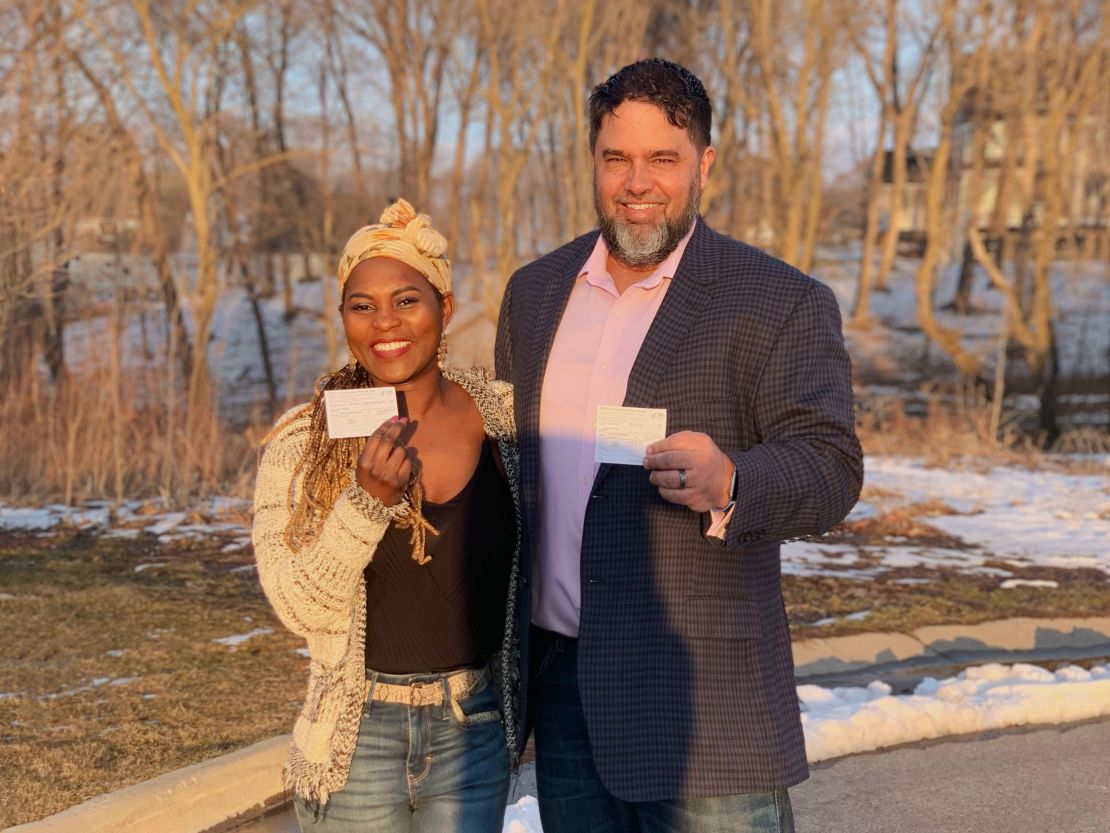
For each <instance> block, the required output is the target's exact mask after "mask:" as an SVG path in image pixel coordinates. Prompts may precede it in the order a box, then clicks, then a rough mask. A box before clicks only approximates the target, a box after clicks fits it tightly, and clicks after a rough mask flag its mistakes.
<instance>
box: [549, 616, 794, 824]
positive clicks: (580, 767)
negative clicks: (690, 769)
mask: <svg viewBox="0 0 1110 833" xmlns="http://www.w3.org/2000/svg"><path fill="white" fill-rule="evenodd" d="M531 638H532V643H531V647H530V649H529V653H530V655H531V656H530V664H531V665H532V680H531V683H530V691H531V698H530V699H531V700H532V710H533V711H532V714H533V718H534V720H535V729H534V731H535V741H536V789H537V791H538V792H539V803H540V821H541V823H542V824H543V830H544V833H794V817H793V814H792V812H791V809H790V796H789V794H788V793H787V791H786V790H785V789H781V790H773V791H771V792H766V793H750V794H743V795H724V796H714V797H711V798H686V799H672V800H668V801H637V802H629V801H622V800H621V799H619V798H616V797H614V796H613V795H611V794H610V793H609V791H608V790H607V789H606V788H605V785H604V784H603V783H602V781H601V778H600V776H599V775H598V773H597V768H596V767H595V766H594V762H593V753H592V751H591V749H590V738H589V735H588V734H587V732H586V720H585V716H584V715H583V713H582V704H581V701H580V699H579V696H578V651H577V640H574V639H570V638H568V637H565V636H560V635H558V634H552V633H551V632H549V631H544V630H540V629H538V628H533V629H532V637H531Z"/></svg>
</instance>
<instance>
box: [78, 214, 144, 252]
mask: <svg viewBox="0 0 1110 833" xmlns="http://www.w3.org/2000/svg"><path fill="white" fill-rule="evenodd" d="M73 231H74V234H75V236H76V238H77V239H76V248H77V250H78V251H81V252H115V251H119V250H124V251H127V250H128V249H129V247H130V246H131V243H132V241H133V240H134V239H135V235H137V234H138V233H139V218H138V217H83V218H82V219H80V220H78V221H77V223H76V224H75V226H74V230H73Z"/></svg>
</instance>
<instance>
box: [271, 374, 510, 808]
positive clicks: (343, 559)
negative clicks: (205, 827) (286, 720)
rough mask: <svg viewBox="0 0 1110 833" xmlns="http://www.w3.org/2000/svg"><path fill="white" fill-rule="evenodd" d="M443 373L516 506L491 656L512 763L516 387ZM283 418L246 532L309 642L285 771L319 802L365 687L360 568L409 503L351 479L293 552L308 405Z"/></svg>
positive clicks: (348, 742)
mask: <svg viewBox="0 0 1110 833" xmlns="http://www.w3.org/2000/svg"><path fill="white" fill-rule="evenodd" d="M444 376H445V377H446V378H448V379H449V380H451V381H453V382H456V383H458V384H459V385H460V386H461V387H462V388H463V389H464V390H466V392H467V393H469V394H470V396H471V398H472V399H473V400H474V404H475V405H477V407H478V411H479V413H480V414H481V416H482V422H483V424H484V425H485V431H486V435H487V436H488V437H490V438H491V439H493V440H495V441H496V442H497V444H498V447H499V449H500V451H501V459H502V461H503V463H504V465H505V470H506V473H507V474H508V479H509V485H510V489H511V491H512V496H513V503H514V505H515V508H516V516H517V541H516V548H515V550H514V553H513V561H512V568H511V573H510V579H509V596H508V599H507V601H506V610H505V638H504V641H503V643H502V646H501V650H500V652H499V653H498V655H497V656H496V657H494V659H493V662H492V664H493V666H494V677H495V682H496V683H497V684H498V686H499V688H500V690H501V694H502V698H501V700H502V712H503V717H504V723H505V734H506V740H507V742H508V746H509V754H510V760H511V761H513V763H514V765H515V762H516V750H517V714H518V703H517V692H518V685H517V683H518V669H517V660H518V657H519V635H518V633H517V622H516V610H517V606H516V605H517V598H518V595H517V594H518V583H519V577H520V490H519V486H518V471H519V458H518V454H517V445H516V432H515V426H514V424H513V392H512V386H511V385H509V384H508V383H506V382H499V381H493V380H492V379H490V378H489V376H488V375H487V373H486V372H485V371H483V370H477V369H475V370H458V369H453V368H452V369H448V370H445V371H444ZM287 419H291V421H290V422H289V424H288V425H286V426H285V428H284V429H283V430H282V431H281V432H280V433H279V434H278V435H277V436H276V437H274V438H273V440H272V441H271V442H270V444H269V445H268V446H267V447H266V450H265V452H264V453H263V455H262V461H261V464H260V465H259V469H258V483H257V486H256V487H255V498H254V529H253V534H252V537H253V541H254V552H255V557H256V558H257V560H258V575H259V578H260V579H261V582H262V589H263V590H264V591H265V593H266V597H267V598H268V599H269V601H270V604H271V605H273V608H274V610H275V611H276V612H277V615H278V617H279V618H280V619H281V621H282V622H283V623H284V624H285V626H286V627H288V628H289V629H290V630H292V631H293V632H294V633H297V634H299V635H300V636H303V637H304V638H305V639H306V640H307V642H308V653H309V676H308V692H307V694H306V696H305V702H304V707H303V708H302V709H301V713H300V715H299V716H298V718H297V720H296V723H295V724H294V726H293V742H292V744H291V746H290V749H289V757H288V760H287V762H286V765H285V770H284V773H283V774H284V781H285V786H286V789H290V790H292V791H293V792H295V793H296V794H297V795H299V796H301V797H302V798H304V799H306V800H308V801H318V802H320V803H321V804H322V803H325V802H326V801H327V800H328V796H329V795H330V794H331V793H333V792H336V791H338V790H340V789H342V788H343V785H344V784H346V783H347V775H348V772H349V771H350V767H351V759H352V756H353V755H354V751H355V745H356V743H357V741H358V729H359V721H360V719H361V716H362V710H363V705H364V703H365V701H366V695H367V693H368V683H367V680H366V660H365V642H366V584H365V580H364V578H363V570H364V569H365V567H366V565H367V564H368V563H369V562H370V560H371V558H373V555H374V550H375V549H376V548H377V546H378V542H379V541H380V540H381V539H382V536H383V535H384V534H385V531H386V528H387V527H388V526H389V523H390V521H392V520H393V519H394V518H397V517H400V516H401V515H402V514H403V513H405V512H407V511H409V508H410V507H409V505H408V503H407V501H404V500H402V501H401V503H399V504H397V505H396V506H391V507H386V506H385V505H384V504H383V503H382V502H381V501H380V500H378V499H376V498H373V497H371V496H370V495H368V494H367V493H366V492H365V491H364V490H363V489H362V488H361V487H359V486H358V485H356V484H355V483H354V479H353V477H352V480H351V485H350V486H349V487H348V488H347V489H346V490H345V491H344V492H342V493H341V494H340V496H339V498H338V499H337V500H336V502H335V505H334V506H333V507H332V510H331V513H330V514H329V515H328V516H327V518H326V519H325V521H324V524H323V527H322V528H321V530H320V532H319V535H318V536H316V538H315V539H314V540H312V541H311V542H310V543H308V544H306V545H305V546H304V547H302V548H301V550H300V551H299V552H293V551H292V550H290V549H289V547H288V546H287V544H286V542H285V538H284V535H283V532H284V530H285V526H286V524H287V523H288V521H289V517H290V512H291V496H292V495H295V494H296V493H297V490H299V489H300V488H301V484H300V483H299V482H298V483H292V479H293V470H294V467H295V466H296V464H297V461H298V460H299V459H300V457H301V453H302V451H303V450H304V446H305V443H306V441H307V439H308V435H309V431H310V427H309V425H310V422H309V409H308V406H307V405H300V406H298V407H297V408H294V409H293V410H291V411H290V412H289V413H287V414H286V415H285V416H283V417H282V420H281V421H284V420H287ZM279 422H280V421H279ZM352 474H353V473H352ZM291 486H292V490H291V488H290V487H291ZM398 624H399V625H400V624H401V623H398Z"/></svg>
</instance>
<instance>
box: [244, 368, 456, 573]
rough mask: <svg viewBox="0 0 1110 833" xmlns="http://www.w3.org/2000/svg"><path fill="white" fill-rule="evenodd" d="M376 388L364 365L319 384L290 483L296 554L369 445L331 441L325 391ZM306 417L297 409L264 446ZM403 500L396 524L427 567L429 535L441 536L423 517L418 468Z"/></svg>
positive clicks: (290, 541) (290, 536)
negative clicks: (406, 505)
mask: <svg viewBox="0 0 1110 833" xmlns="http://www.w3.org/2000/svg"><path fill="white" fill-rule="evenodd" d="M372 385H373V382H372V380H371V379H370V374H369V373H367V372H366V370H365V368H363V367H362V365H359V364H355V365H353V366H351V365H344V366H343V367H341V368H339V370H336V371H335V372H334V373H330V374H328V375H326V376H323V377H321V378H320V379H319V380H318V381H317V382H316V390H315V392H314V393H313V396H312V402H311V403H310V404H309V405H307V406H306V407H307V408H308V409H309V431H308V442H307V443H306V445H305V448H304V451H303V452H302V453H301V456H300V459H299V460H297V464H296V466H295V467H294V469H293V476H292V478H291V479H290V482H289V503H290V505H291V506H292V507H293V508H292V512H291V514H290V516H289V522H288V523H287V524H286V525H285V530H284V536H285V543H286V545H287V546H288V547H289V549H290V550H292V551H293V552H299V551H300V550H301V548H303V547H304V546H305V544H307V543H308V542H309V541H311V540H312V539H313V538H314V537H315V536H316V535H317V534H318V533H319V531H320V527H321V526H323V524H324V520H325V519H326V518H327V516H328V515H329V514H330V512H331V510H332V507H333V506H335V502H336V500H338V499H339V496H340V495H341V494H342V493H343V491H344V490H345V489H346V488H347V486H348V485H350V481H349V478H348V472H349V471H350V470H351V469H353V468H354V466H355V464H356V463H357V462H358V456H359V454H360V453H361V452H362V445H363V443H364V442H365V438H363V437H347V438H343V439H338V440H333V439H330V438H329V437H328V421H327V413H326V411H325V410H324V391H327V390H349V389H351V388H368V387H371V386H372ZM303 414H304V411H303V410H301V411H297V412H296V413H294V414H293V415H292V416H291V417H290V418H289V419H286V420H283V421H282V422H281V423H279V424H278V425H276V426H274V428H273V430H271V431H270V433H269V434H267V435H266V436H265V437H264V438H263V440H262V443H263V445H265V444H266V443H268V442H269V441H270V440H272V439H273V438H274V437H275V436H276V435H277V434H279V433H280V432H281V431H282V430H283V429H284V428H285V427H286V426H287V425H288V424H289V423H290V422H291V421H293V420H294V419H298V418H299V417H301V416H302V415H303ZM298 483H299V488H298ZM404 496H405V498H407V499H408V502H409V506H410V507H411V509H410V511H409V512H408V513H406V514H405V515H404V516H403V517H401V518H397V519H396V520H395V521H394V523H396V524H397V525H398V526H400V527H403V528H409V529H411V530H412V535H411V540H412V546H413V552H412V557H413V560H414V561H416V563H417V564H421V565H423V564H427V563H428V562H429V561H431V556H429V555H428V554H427V551H426V542H427V536H428V533H431V534H432V535H438V534H439V533H438V532H437V530H436V529H435V527H433V526H432V525H431V524H430V523H428V521H427V519H426V518H425V517H424V513H423V506H424V488H423V486H422V484H421V482H420V472H419V467H418V466H416V465H414V466H413V471H412V475H411V477H410V478H409V485H408V487H407V488H406V490H405V495H404Z"/></svg>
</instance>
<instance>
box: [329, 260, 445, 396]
mask: <svg viewBox="0 0 1110 833" xmlns="http://www.w3.org/2000/svg"><path fill="white" fill-rule="evenodd" d="M451 311H452V298H451V295H450V293H448V294H447V295H444V296H443V300H442V302H441V301H440V298H439V295H438V294H437V293H436V291H435V289H434V288H433V287H432V285H431V283H429V282H428V279H427V278H425V277H424V276H423V275H421V274H420V273H419V272H417V271H416V270H415V269H413V268H412V267H411V266H409V265H408V264H406V263H402V262H401V261H399V260H393V259H392V258H388V257H373V258H370V259H369V260H364V261H362V262H361V263H360V264H358V265H357V266H356V267H355V268H354V269H353V270H352V271H351V274H350V276H349V277H348V278H347V283H346V285H345V286H344V288H343V305H342V307H340V312H341V313H342V315H343V331H344V333H346V336H347V344H348V345H349V346H350V348H351V352H352V353H354V355H355V358H357V359H358V362H359V364H361V365H362V366H363V367H364V368H366V370H367V371H368V372H369V373H370V376H371V378H372V379H373V380H374V384H375V385H395V386H396V385H403V384H404V383H406V382H411V381H415V380H416V379H419V378H421V377H423V376H425V375H427V374H429V373H437V372H438V366H437V365H436V351H437V350H438V349H439V342H440V338H441V337H442V335H443V330H444V328H445V327H446V326H447V324H448V322H449V321H450V320H451Z"/></svg>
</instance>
